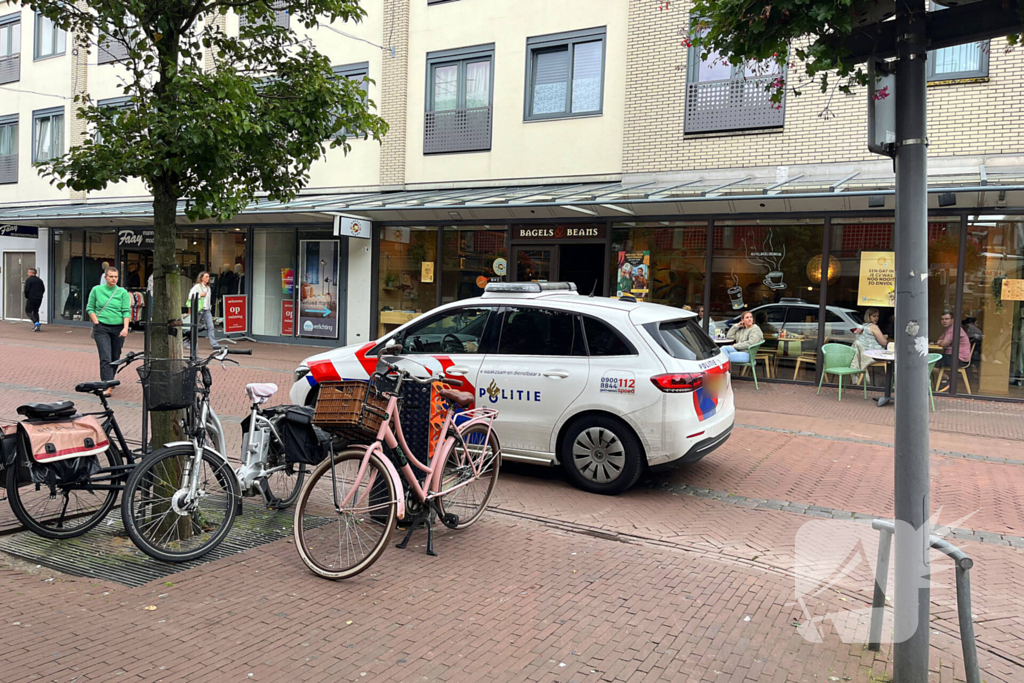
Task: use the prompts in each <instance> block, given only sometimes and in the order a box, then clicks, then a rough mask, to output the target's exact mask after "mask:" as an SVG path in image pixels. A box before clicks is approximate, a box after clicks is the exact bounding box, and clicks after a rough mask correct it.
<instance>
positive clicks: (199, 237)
mask: <svg viewBox="0 0 1024 683" xmlns="http://www.w3.org/2000/svg"><path fill="white" fill-rule="evenodd" d="M175 247H176V249H175V256H176V257H177V259H178V267H179V268H180V269H181V300H182V302H184V301H185V300H186V299H187V298H188V292H189V290H190V289H192V285H194V284H195V282H196V278H197V277H199V273H201V272H203V271H204V270H207V271H208V270H209V268H208V267H207V264H206V230H205V229H204V228H199V229H198V230H197V229H194V228H178V237H177V239H176V240H175ZM211 275H212V274H211Z"/></svg>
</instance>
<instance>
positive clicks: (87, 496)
mask: <svg viewBox="0 0 1024 683" xmlns="http://www.w3.org/2000/svg"><path fill="white" fill-rule="evenodd" d="M97 457H98V459H99V463H100V466H101V467H117V466H119V465H121V464H122V462H123V461H122V459H121V454H120V452H119V451H118V450H117V449H116V448H115V447H114V446H111V447H110V448H108V449H107V450H106V452H105V453H104V454H103V455H99V456H97ZM35 468H36V471H37V472H45V471H46V470H47V468H54V471H55V472H59V471H60V467H59V465H56V464H55V465H37V466H35ZM25 471H26V465H24V463H21V462H18V463H17V464H16V465H15V466H13V467H10V468H8V469H7V499H8V500H9V501H10V502H11V511H12V512H14V516H15V517H17V518H18V521H19V522H21V523H22V524H23V525H25V528H26V529H29V530H30V531H32V532H34V533H36V534H39V535H40V536H43V537H44V538H56V539H61V538H74V537H75V536H81V535H82V534H84V533H85V532H87V531H89V529H92V528H93V527H95V526H96V525H97V524H99V523H100V522H102V521H103V518H104V517H106V516H107V513H109V512H110V510H111V508H113V507H114V502H115V501H116V500H117V491H116V490H114V489H100V490H93V489H90V488H89V481H91V480H92V479H93V477H96V476H104V475H91V476H90V477H89V479H88V480H86V481H85V482H82V483H74V482H68V483H63V482H61V480H60V479H59V477H58V479H57V485H56V492H57V495H56V496H54V497H51V496H50V486H49V484H47V483H43V484H36V483H31V482H29V483H26V482H25V481H24V479H25ZM19 472H20V474H21V477H19ZM19 478H20V479H21V480H22V481H19ZM96 483H97V484H100V483H102V484H104V485H110V484H113V483H116V481H114V480H104V481H103V482H96Z"/></svg>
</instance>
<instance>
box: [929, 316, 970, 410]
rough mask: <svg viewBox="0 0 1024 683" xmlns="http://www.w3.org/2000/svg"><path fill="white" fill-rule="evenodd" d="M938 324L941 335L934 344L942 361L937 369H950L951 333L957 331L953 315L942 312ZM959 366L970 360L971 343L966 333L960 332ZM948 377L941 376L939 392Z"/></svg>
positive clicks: (951, 358) (951, 355) (951, 354)
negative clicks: (940, 325)
mask: <svg viewBox="0 0 1024 683" xmlns="http://www.w3.org/2000/svg"><path fill="white" fill-rule="evenodd" d="M939 322H941V323H942V327H943V330H942V335H941V336H940V337H939V340H938V341H937V342H935V343H936V344H938V345H939V346H941V347H942V360H940V361H939V367H946V368H951V367H953V363H952V360H953V333H954V332H956V331H957V328H956V326H955V325H954V324H953V314H952V313H950V312H949V311H944V312H943V313H942V317H941V318H939ZM958 355H959V357H960V366H961V367H963V366H964V365H966V364H967V363H969V362H970V360H971V341H970V340H969V339H968V338H967V333H966V332H963V331H961V332H960V353H959V354H958ZM947 377H948V375H943V379H942V386H941V387H939V391H942V390H943V389H944V388H945V387H946V386H947V384H948V383H949V381H948V379H947Z"/></svg>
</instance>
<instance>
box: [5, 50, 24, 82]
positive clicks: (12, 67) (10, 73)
mask: <svg viewBox="0 0 1024 683" xmlns="http://www.w3.org/2000/svg"><path fill="white" fill-rule="evenodd" d="M19 80H21V55H20V54H18V55H12V56H10V57H0V84H3V83H14V82H15V81H19Z"/></svg>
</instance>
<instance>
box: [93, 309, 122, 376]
mask: <svg viewBox="0 0 1024 683" xmlns="http://www.w3.org/2000/svg"><path fill="white" fill-rule="evenodd" d="M123 329H124V326H123V325H104V324H103V323H98V324H96V325H93V326H92V338H93V339H95V340H96V348H97V349H98V350H99V352H100V379H101V380H103V381H104V382H107V381H109V380H112V379H114V368H112V367H110V362H111V361H115V360H117V359H119V358H120V357H121V347H122V346H123V345H124V337H122V336H121V330H123Z"/></svg>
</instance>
